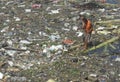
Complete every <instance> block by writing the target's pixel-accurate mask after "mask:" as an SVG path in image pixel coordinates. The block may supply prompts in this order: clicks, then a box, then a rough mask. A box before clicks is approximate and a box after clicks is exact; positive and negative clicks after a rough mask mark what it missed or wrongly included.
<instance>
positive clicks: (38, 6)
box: [32, 4, 42, 9]
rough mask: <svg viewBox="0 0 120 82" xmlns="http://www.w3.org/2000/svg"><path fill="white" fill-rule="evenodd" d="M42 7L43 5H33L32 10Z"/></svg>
mask: <svg viewBox="0 0 120 82" xmlns="http://www.w3.org/2000/svg"><path fill="white" fill-rule="evenodd" d="M41 6H42V5H41V4H33V5H32V8H35V9H38V8H40V7H41Z"/></svg>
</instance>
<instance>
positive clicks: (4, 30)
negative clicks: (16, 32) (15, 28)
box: [1, 26, 9, 32]
mask: <svg viewBox="0 0 120 82" xmlns="http://www.w3.org/2000/svg"><path fill="white" fill-rule="evenodd" d="M8 29H9V26H7V27H4V28H3V29H2V30H1V32H7V31H8Z"/></svg>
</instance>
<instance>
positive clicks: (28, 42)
mask: <svg viewBox="0 0 120 82" xmlns="http://www.w3.org/2000/svg"><path fill="white" fill-rule="evenodd" d="M20 43H21V44H31V43H32V42H30V41H27V40H20Z"/></svg>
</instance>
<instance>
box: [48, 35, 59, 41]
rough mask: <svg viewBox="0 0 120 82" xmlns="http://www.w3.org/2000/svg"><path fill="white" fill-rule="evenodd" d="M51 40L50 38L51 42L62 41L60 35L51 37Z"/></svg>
mask: <svg viewBox="0 0 120 82" xmlns="http://www.w3.org/2000/svg"><path fill="white" fill-rule="evenodd" d="M49 38H50V40H52V41H56V40H59V39H60V35H50V36H49Z"/></svg>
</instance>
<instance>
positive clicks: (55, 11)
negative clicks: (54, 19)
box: [48, 9, 60, 14]
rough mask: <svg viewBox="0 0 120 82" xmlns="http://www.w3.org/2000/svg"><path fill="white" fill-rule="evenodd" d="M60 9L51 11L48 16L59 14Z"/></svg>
mask: <svg viewBox="0 0 120 82" xmlns="http://www.w3.org/2000/svg"><path fill="white" fill-rule="evenodd" d="M59 10H60V9H57V10H51V11H50V12H49V13H48V14H58V13H59Z"/></svg>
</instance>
